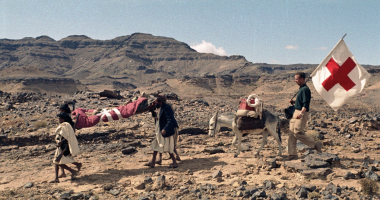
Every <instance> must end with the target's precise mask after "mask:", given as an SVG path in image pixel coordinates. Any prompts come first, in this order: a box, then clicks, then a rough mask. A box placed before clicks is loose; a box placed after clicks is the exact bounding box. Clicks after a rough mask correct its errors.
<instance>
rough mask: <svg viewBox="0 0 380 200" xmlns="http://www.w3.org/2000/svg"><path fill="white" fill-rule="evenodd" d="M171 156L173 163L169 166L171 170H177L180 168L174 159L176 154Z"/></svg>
mask: <svg viewBox="0 0 380 200" xmlns="http://www.w3.org/2000/svg"><path fill="white" fill-rule="evenodd" d="M169 155H170V158H171V159H172V161H173V163H172V164H170V165H169V168H177V167H178V164H177V161H176V159H175V157H174V154H173V153H169Z"/></svg>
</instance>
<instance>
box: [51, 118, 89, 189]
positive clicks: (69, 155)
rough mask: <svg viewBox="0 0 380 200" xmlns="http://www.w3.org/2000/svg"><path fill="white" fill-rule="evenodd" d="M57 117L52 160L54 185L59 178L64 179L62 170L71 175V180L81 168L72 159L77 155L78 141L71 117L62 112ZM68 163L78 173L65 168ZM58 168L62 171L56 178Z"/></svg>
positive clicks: (67, 167)
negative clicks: (55, 146)
mask: <svg viewBox="0 0 380 200" xmlns="http://www.w3.org/2000/svg"><path fill="white" fill-rule="evenodd" d="M57 117H58V120H59V123H60V124H59V126H58V128H57V129H56V130H55V133H56V137H55V140H56V142H57V150H56V152H55V156H54V160H53V163H54V164H55V180H54V181H52V182H54V183H59V178H62V177H66V174H65V171H64V169H66V170H68V171H69V172H70V173H71V178H72V179H73V178H75V176H76V175H77V173H78V172H79V171H80V168H81V167H82V163H78V162H76V161H75V160H74V158H73V156H75V155H77V154H78V153H79V146H78V141H77V138H76V136H75V133H74V129H73V126H74V122H73V121H72V119H71V117H70V116H69V115H68V114H67V113H64V112H61V113H59V114H58V115H57ZM69 163H72V164H74V165H75V166H76V167H77V169H78V171H76V170H73V169H72V168H71V167H69V166H67V164H69ZM59 167H61V168H62V169H63V170H62V174H61V175H60V176H58V171H59Z"/></svg>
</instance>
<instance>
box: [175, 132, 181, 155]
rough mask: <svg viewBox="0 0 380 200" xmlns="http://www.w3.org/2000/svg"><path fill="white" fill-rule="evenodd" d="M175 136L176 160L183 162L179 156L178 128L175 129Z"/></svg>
mask: <svg viewBox="0 0 380 200" xmlns="http://www.w3.org/2000/svg"><path fill="white" fill-rule="evenodd" d="M174 131H175V134H174V153H175V159H176V160H177V161H181V158H180V157H179V154H178V152H177V146H178V140H179V135H178V128H175V130H174Z"/></svg>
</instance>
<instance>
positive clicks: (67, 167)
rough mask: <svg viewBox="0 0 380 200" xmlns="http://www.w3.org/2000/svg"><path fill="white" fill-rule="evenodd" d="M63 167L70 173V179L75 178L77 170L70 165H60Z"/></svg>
mask: <svg viewBox="0 0 380 200" xmlns="http://www.w3.org/2000/svg"><path fill="white" fill-rule="evenodd" d="M60 166H61V167H62V168H63V169H66V170H68V171H69V172H70V173H71V179H73V178H75V176H76V175H77V173H78V172H77V171H75V170H73V169H72V168H71V167H69V166H67V165H60Z"/></svg>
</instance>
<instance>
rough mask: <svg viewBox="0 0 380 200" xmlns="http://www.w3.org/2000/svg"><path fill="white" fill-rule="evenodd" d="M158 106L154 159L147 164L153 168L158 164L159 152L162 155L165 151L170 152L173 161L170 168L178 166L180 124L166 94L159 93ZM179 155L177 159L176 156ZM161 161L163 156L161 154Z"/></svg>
mask: <svg viewBox="0 0 380 200" xmlns="http://www.w3.org/2000/svg"><path fill="white" fill-rule="evenodd" d="M156 107H157V108H160V111H159V114H158V116H157V117H158V119H157V120H155V123H156V129H155V131H156V132H155V133H156V137H155V138H154V140H153V142H152V150H153V157H152V161H151V162H149V163H147V164H145V166H149V167H151V168H153V167H154V165H155V164H156V156H157V153H158V152H159V153H160V155H161V154H162V153H164V152H168V153H169V155H170V158H171V159H172V161H173V163H172V164H170V165H169V168H177V167H178V164H177V161H176V160H180V158H179V156H178V153H177V150H176V142H175V140H177V138H178V124H177V120H176V119H175V118H174V112H173V109H172V107H171V106H170V105H169V104H166V97H165V96H164V95H157V100H156ZM174 153H175V154H176V155H177V159H176V157H175V156H174ZM159 161H160V163H158V164H161V161H162V157H161V156H160V160H159Z"/></svg>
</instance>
